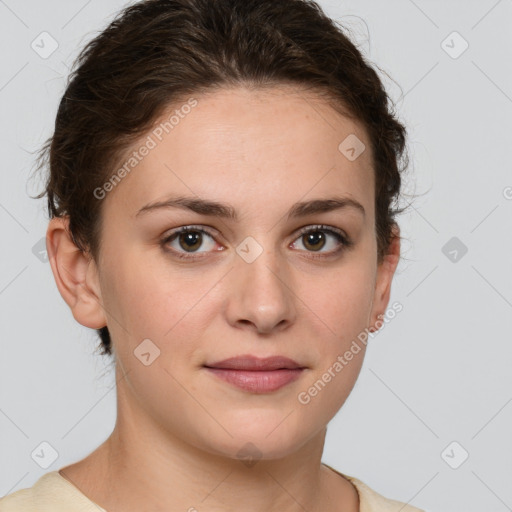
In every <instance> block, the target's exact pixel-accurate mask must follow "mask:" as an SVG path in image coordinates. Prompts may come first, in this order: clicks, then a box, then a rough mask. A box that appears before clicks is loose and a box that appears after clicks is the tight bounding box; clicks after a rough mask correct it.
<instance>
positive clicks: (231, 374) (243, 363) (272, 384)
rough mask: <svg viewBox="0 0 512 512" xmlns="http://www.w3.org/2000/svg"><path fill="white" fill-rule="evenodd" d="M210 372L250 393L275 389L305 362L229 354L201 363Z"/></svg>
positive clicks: (298, 373)
mask: <svg viewBox="0 0 512 512" xmlns="http://www.w3.org/2000/svg"><path fill="white" fill-rule="evenodd" d="M204 368H206V369H207V370H208V371H209V372H210V373H211V374H212V375H214V376H216V377H218V378H220V379H221V380H224V381H225V382H228V383H229V384H232V385H234V386H236V387H238V388H240V389H244V390H246V391H251V392H254V393H268V392H272V391H276V390H278V389H280V388H282V387H283V386H286V385H287V384H290V383H291V382H293V381H295V380H297V379H298V378H299V377H300V376H301V374H302V373H303V371H304V370H305V369H306V367H305V366H302V365H300V364H299V363H297V362H296V361H294V360H293V359H290V358H288V357H284V356H273V357H267V358H263V359H262V358H258V357H255V356H251V355H245V356H239V357H231V358H229V359H224V360H222V361H217V362H215V363H209V364H206V365H204Z"/></svg>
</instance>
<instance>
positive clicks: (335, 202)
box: [135, 196, 366, 221]
mask: <svg viewBox="0 0 512 512" xmlns="http://www.w3.org/2000/svg"><path fill="white" fill-rule="evenodd" d="M167 208H181V209H183V210H191V211H193V212H195V213H198V214H200V215H208V216H212V217H219V218H223V219H228V220H232V221H237V220H238V214H237V212H236V210H235V208H234V207H233V206H231V205H229V204H225V203H219V202H217V201H209V200H206V199H201V198H197V197H185V196H179V197H170V198H168V199H165V200H164V201H158V202H153V203H149V204H147V205H145V206H143V207H142V208H141V209H140V210H139V211H138V212H137V213H136V215H135V217H139V216H140V215H143V214H146V213H148V212H151V211H155V210H160V209H167ZM340 209H343V210H346V209H351V210H353V211H357V212H359V213H360V214H362V216H363V217H365V216H366V212H365V209H364V207H363V205H362V204H361V203H359V202H358V201H356V200H355V199H351V198H349V197H339V196H337V197H331V198H328V199H313V200H311V201H303V202H298V203H295V204H294V205H293V206H292V207H291V208H290V210H289V211H288V214H287V220H290V219H295V218H299V217H306V216H308V215H312V214H316V213H325V212H331V211H334V210H340Z"/></svg>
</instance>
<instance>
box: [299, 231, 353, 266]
mask: <svg viewBox="0 0 512 512" xmlns="http://www.w3.org/2000/svg"><path fill="white" fill-rule="evenodd" d="M326 234H327V235H326ZM329 237H331V243H329ZM332 239H334V242H333V241H332ZM297 240H299V241H300V243H301V244H302V245H303V246H304V247H305V250H306V251H308V252H313V253H315V252H317V253H318V252H320V251H321V250H322V249H324V248H325V247H329V246H330V247H331V249H330V250H329V249H328V250H326V251H323V252H321V253H320V254H321V255H315V254H313V255H312V256H313V257H314V258H323V257H327V256H332V255H334V254H338V253H339V252H341V251H342V250H344V249H348V248H349V247H351V246H352V242H351V241H350V240H349V239H348V237H347V236H346V235H345V234H344V233H343V232H342V231H341V230H338V229H336V228H333V227H329V226H324V225H318V226H310V227H307V228H304V229H302V230H301V231H300V236H299V238H298V239H297ZM296 243H297V242H295V243H294V244H292V245H295V244H296ZM333 246H334V247H333Z"/></svg>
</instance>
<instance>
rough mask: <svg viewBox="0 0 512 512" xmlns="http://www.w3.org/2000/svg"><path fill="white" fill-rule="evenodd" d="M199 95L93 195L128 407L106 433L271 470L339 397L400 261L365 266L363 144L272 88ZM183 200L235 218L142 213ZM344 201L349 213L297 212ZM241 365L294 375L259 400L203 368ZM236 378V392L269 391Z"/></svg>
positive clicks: (369, 259) (368, 247)
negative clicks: (255, 455)
mask: <svg viewBox="0 0 512 512" xmlns="http://www.w3.org/2000/svg"><path fill="white" fill-rule="evenodd" d="M195 99H196V100H197V103H192V102H189V103H188V105H190V108H189V107H186V106H184V105H187V103H184V104H183V105H176V106H173V108H172V109H171V110H170V111H169V112H167V113H166V115H165V116H163V117H162V119H161V120H160V121H161V122H162V123H164V122H165V121H169V117H170V115H172V114H173V113H174V114H175V116H176V117H174V118H172V120H171V121H170V122H168V124H167V125H165V124H163V125H161V124H160V121H159V122H158V123H156V124H155V129H154V130H152V131H150V132H148V134H146V135H145V136H144V137H142V138H141V142H140V144H137V145H135V147H134V151H137V155H138V156H137V157H135V158H137V159H138V160H139V159H140V161H138V163H137V165H133V164H134V161H133V160H132V161H131V165H127V166H126V168H125V169H130V171H129V172H127V173H126V176H125V177H123V179H122V180H121V181H120V182H119V183H116V185H115V186H111V187H108V186H107V187H106V188H107V189H109V188H110V189H111V190H110V191H109V192H108V193H107V194H106V196H105V198H104V199H103V201H104V204H103V212H102V215H103V225H102V233H101V255H100V259H99V263H98V274H97V276H98V283H99V287H100V290H101V303H102V305H103V308H104V312H105V319H106V322H107V325H108V328H109V331H110V334H111V337H112V340H113V347H114V352H115V357H116V360H117V363H118V364H119V367H120V368H119V369H120V370H121V371H122V373H121V374H120V375H119V376H118V386H119V387H120V388H121V394H122V395H123V396H124V400H127V402H126V403H125V402H124V401H123V402H121V403H120V409H119V411H118V413H119V416H118V421H123V415H126V417H125V418H124V420H125V421H128V420H127V418H128V415H132V416H130V421H132V422H133V421H137V422H140V425H141V428H143V427H142V425H144V424H145V425H148V424H152V425H157V426H158V428H159V429H163V431H164V432H165V433H166V434H169V435H170V436H173V437H177V438H179V439H182V440H184V441H186V442H188V443H190V444H192V445H194V446H196V447H198V448H200V449H203V450H206V451H208V452H211V453H218V454H224V455H227V456H230V457H236V456H237V453H239V450H241V449H242V448H243V447H244V446H246V443H248V442H251V443H252V444H253V445H255V447H256V449H255V450H257V451H258V452H259V454H260V455H259V456H262V457H263V458H268V459H271V458H277V457H282V456H285V455H287V454H289V453H291V452H293V451H295V450H297V449H298V447H300V446H302V445H303V444H304V443H306V441H308V440H309V439H311V438H312V437H313V436H314V435H315V434H319V433H320V432H322V431H323V429H324V427H325V426H326V424H327V423H328V422H329V420H330V419H331V418H332V417H333V416H334V415H335V414H336V412H337V411H338V410H339V408H340V407H341V406H342V404H343V403H344V402H345V400H346V398H347V396H348V395H349V393H350V391H351V389H352V387H353V386H354V383H355V381H356V379H357V376H358V374H359V371H360V368H361V364H362V362H363V356H364V352H365V350H364V348H365V345H364V343H361V342H360V341H357V340H358V335H360V334H361V333H364V332H365V329H366V328H368V327H369V326H370V325H371V324H372V322H374V321H375V320H376V318H377V315H378V314H383V313H384V312H385V308H386V306H387V301H388V300H389V286H390V281H391V278H392V274H393V272H394V269H395V266H394V265H387V266H385V265H383V266H378V265H377V257H376V255H377V245H376V235H375V212H374V193H375V191H374V178H373V170H372V164H371V153H370V146H369V140H368V138H367V134H366V132H365V131H364V130H363V129H362V128H361V125H359V124H355V123H354V122H353V121H350V120H348V119H346V118H344V117H342V116H341V115H339V114H338V113H336V112H335V111H334V110H332V109H331V108H330V107H328V106H327V105H326V104H324V103H322V102H321V101H320V100H315V99H313V98H312V97H311V96H307V95H306V93H304V94H303V95H302V94H294V93H292V92H291V89H287V88H285V87H282V88H275V89H272V90H267V91H261V90H260V91H257V92H255V91H249V90H246V89H242V88H240V89H232V90H223V91H217V92H215V93H210V94H208V95H204V96H197V97H195ZM176 110H178V113H176V112H175V111H176ZM177 120H178V121H177ZM164 127H165V128H164ZM148 136H149V138H148ZM347 137H349V139H347V140H346V141H345V139H346V138H347ZM355 137H357V139H356V138H355ZM150 139H151V140H152V142H150ZM358 140H359V142H358ZM344 141H345V142H344ZM361 142H362V143H363V144H364V145H365V146H366V149H364V150H363V151H362V152H361V153H360V151H361V150H362V149H363V146H361V145H360V144H361ZM340 144H341V147H340ZM143 145H146V148H149V149H148V150H147V151H146V150H144V149H142V150H140V148H141V147H142V146H143ZM351 148H352V149H351ZM358 153H360V154H359V155H358ZM142 155H144V156H142ZM127 161H128V160H127ZM123 163H125V162H123ZM123 163H121V165H119V168H121V167H122V165H123ZM116 171H117V169H116V170H114V172H116ZM122 174H123V173H121V174H120V175H121V176H122ZM185 197H186V198H190V200H194V201H208V202H215V203H222V204H223V205H226V207H229V208H232V210H233V212H234V213H235V214H236V220H235V219H234V218H231V217H229V216H219V215H218V214H219V212H220V211H221V210H219V209H215V208H207V207H205V206H201V207H200V204H199V203H196V205H197V206H198V207H197V208H195V210H196V211H193V210H192V209H189V208H187V207H186V206H183V207H178V206H161V207H154V208H149V207H148V206H149V205H153V206H155V204H156V203H165V202H166V201H171V200H174V199H176V198H185ZM343 198H344V199H348V200H350V201H354V202H357V203H359V205H360V207H358V206H354V204H355V203H352V204H350V203H347V205H345V206H344V207H339V208H335V209H329V208H327V209H325V211H316V212H314V211H311V209H309V210H310V211H308V208H307V207H305V208H304V207H302V208H299V209H297V208H296V205H297V203H309V202H310V201H314V200H315V201H316V200H318V201H325V200H327V199H333V200H340V199H343ZM183 203H185V202H183ZM318 204H319V203H318ZM313 206H314V203H313ZM363 209H364V211H363ZM290 213H291V214H290ZM294 213H295V214H294ZM289 214H290V215H289ZM318 225H324V227H318ZM186 226H189V227H190V232H189V233H188V234H187V233H185V234H182V235H179V234H178V235H177V236H175V237H172V235H173V234H174V233H175V231H176V230H177V229H178V228H182V227H186ZM191 226H193V227H191ZM302 228H310V230H311V233H310V234H309V235H308V234H301V233H300V230H301V229H302ZM202 230H204V232H203V231H202ZM336 232H339V233H341V234H342V236H343V237H345V238H346V239H348V240H349V242H350V245H344V242H342V241H340V239H338V238H337V236H336ZM165 239H167V241H165ZM354 340H356V342H357V344H358V345H357V346H359V351H357V352H356V350H355V349H354V348H353V349H352V358H350V359H348V358H347V357H345V356H344V355H345V354H346V352H347V351H349V350H350V348H351V347H354V344H353V342H354ZM242 355H244V356H245V355H253V356H255V357H258V358H265V357H269V356H276V355H277V356H285V357H288V358H290V359H292V360H294V361H295V362H297V363H298V365H299V366H300V367H302V368H303V369H302V370H295V371H292V370H288V372H286V371H283V370H280V371H279V372H278V373H279V375H281V376H282V375H285V377H286V376H287V375H292V376H293V377H294V378H293V379H292V380H291V381H290V382H288V383H287V384H285V385H282V386H281V387H278V388H277V387H276V386H277V384H276V382H275V381H276V380H278V379H277V378H276V377H275V376H276V375H277V373H273V374H270V373H269V374H268V375H269V379H268V380H267V381H266V382H267V385H268V387H267V388H257V389H256V388H251V389H247V388H242V387H239V386H237V385H235V384H233V383H231V382H228V381H226V380H225V379H223V378H221V377H220V376H219V375H228V372H227V371H224V372H222V371H221V372H217V373H216V372H214V371H211V370H210V369H208V368H206V365H212V364H213V363H215V362H218V361H221V360H224V359H227V358H232V357H236V356H242ZM341 360H343V361H344V362H343V363H341ZM337 361H338V365H336V362H337ZM340 366H341V369H340ZM236 372H237V371H236V370H235V371H234V372H232V373H229V375H235V376H236V375H239V376H240V377H239V379H240V380H244V378H245V380H244V382H246V383H248V384H247V386H249V387H250V386H251V385H257V384H258V383H260V384H261V382H262V381H264V380H265V379H264V378H263V377H262V375H263V374H260V378H259V379H251V377H250V375H255V372H253V373H252V374H246V375H245V377H244V375H241V373H240V372H238V373H236ZM326 372H327V373H328V374H329V375H330V376H331V378H330V379H328V377H325V376H324V377H323V378H322V375H324V374H325V373H326ZM123 374H124V377H123ZM121 377H123V378H121ZM319 380H320V381H322V382H321V384H322V385H319V384H318V383H317V381H319ZM255 383H256V384H255ZM272 383H274V384H275V386H274V388H272ZM315 383H317V387H316V393H315V390H313V391H311V388H312V387H314V385H315ZM263 384H265V382H263ZM128 403H129V404H130V405H129V407H128V406H127V404H128ZM128 411H130V412H128ZM134 411H136V412H134ZM137 418H138V419H137Z"/></svg>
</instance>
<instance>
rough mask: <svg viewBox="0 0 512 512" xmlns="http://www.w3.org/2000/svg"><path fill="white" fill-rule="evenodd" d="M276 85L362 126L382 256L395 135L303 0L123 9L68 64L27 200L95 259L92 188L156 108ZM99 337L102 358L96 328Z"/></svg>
mask: <svg viewBox="0 0 512 512" xmlns="http://www.w3.org/2000/svg"><path fill="white" fill-rule="evenodd" d="M280 84H295V85H298V86H301V87H302V88H310V89H311V90H313V92H315V93H318V94H319V95H321V96H322V97H323V98H325V99H328V100H329V102H330V103H332V105H333V106H334V108H337V109H338V110H339V111H340V112H341V111H342V112H343V113H344V114H345V115H348V116H350V117H353V118H355V119H357V120H359V121H360V122H362V123H363V125H364V126H365V128H366V130H367V132H368V134H369V138H370V145H371V150H372V155H373V163H374V172H375V184H376V194H375V215H376V235H377V245H378V255H377V257H378V261H379V262H380V261H382V257H383V256H384V255H385V254H386V251H387V249H388V247H389V242H390V240H391V236H392V228H393V226H394V225H395V224H396V221H395V220H394V216H395V215H396V214H398V213H401V212H402V211H403V210H404V209H398V208H393V206H394V205H393V204H392V203H393V201H397V200H398V195H399V192H400V187H401V176H400V173H401V171H403V170H405V169H406V168H407V166H408V159H407V156H406V152H405V145H406V129H405V127H404V126H403V125H402V124H401V123H400V122H399V121H398V120H397V119H396V117H395V115H394V112H393V111H392V109H391V105H390V101H389V98H388V96H387V94H386V92H385V90H384V87H383V85H382V83H381V80H380V79H379V77H378V75H377V73H376V72H375V70H374V69H373V68H372V67H371V66H370V65H369V64H368V63H367V62H366V61H365V59H364V58H363V56H362V55H361V53H360V52H359V50H358V49H357V48H356V47H355V45H354V44H353V43H352V42H351V41H350V39H349V38H348V37H347V36H346V35H345V34H344V32H343V30H342V27H341V25H339V23H337V22H335V21H333V20H331V19H330V18H329V17H327V16H326V15H325V14H324V12H323V11H322V9H321V8H320V6H319V5H318V4H316V3H315V2H313V1H311V0H146V1H141V2H138V3H136V4H134V5H131V6H129V7H127V8H125V9H124V10H123V11H121V12H120V13H119V14H118V15H117V16H116V18H114V20H113V21H112V22H111V23H110V24H109V25H108V27H107V28H106V29H105V30H103V31H102V32H101V33H100V34H99V35H98V36H97V37H95V38H94V39H93V40H92V41H90V42H89V43H88V44H87V45H86V46H85V47H84V48H83V50H82V51H81V53H80V54H79V56H78V57H77V59H76V61H75V62H74V65H73V69H72V71H71V73H70V76H69V77H68V83H67V88H66V91H65V93H64V95H63V97H62V100H61V102H60V105H59V109H58V112H57V116H56V120H55V130H54V133H53V135H52V136H51V137H50V138H49V139H48V140H47V141H46V142H45V144H44V145H43V147H42V148H41V150H40V154H39V156H38V168H43V167H49V175H48V177H47V181H46V184H45V190H44V191H43V192H42V193H41V194H39V195H38V196H37V198H41V197H43V196H44V195H47V207H48V213H49V216H50V218H52V217H56V216H57V217H60V216H69V231H70V236H71V237H72V239H73V241H74V243H75V244H76V246H77V247H78V248H79V249H80V250H81V251H84V252H85V251H87V252H89V254H90V255H91V256H92V257H93V258H94V259H95V260H96V261H98V260H97V258H98V255H99V249H100V247H99V239H100V237H99V234H100V230H101V204H102V202H101V200H99V199H98V198H97V197H96V196H95V194H94V193H93V191H94V190H95V189H97V188H98V187H101V186H102V185H103V184H104V183H105V182H106V181H108V179H109V178H110V176H111V175H112V169H115V168H117V167H116V165H118V163H119V162H120V161H121V157H122V155H123V154H125V152H126V151H127V149H128V148H130V146H131V145H132V144H133V143H134V142H135V141H136V140H137V139H138V138H139V137H140V136H141V135H142V134H144V133H145V132H147V130H148V129H149V128H150V127H151V125H152V124H153V123H154V122H155V120H156V119H158V118H159V116H160V115H161V114H162V112H163V111H164V109H166V108H168V107H169V105H171V104H173V103H176V102H177V101H178V100H182V99H183V98H186V97H187V96H188V95H191V94H200V93H201V92H210V91H213V90H215V89H217V88H220V87H236V86H246V87H253V88H259V87H267V86H272V85H276V86H278V85H280ZM402 159H403V161H404V165H403V166H402V167H401V166H400V163H401V161H402ZM98 334H99V336H100V338H101V347H102V352H101V353H102V354H109V355H110V354H111V353H112V352H111V340H110V334H109V331H108V329H107V327H103V328H102V329H98Z"/></svg>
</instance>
